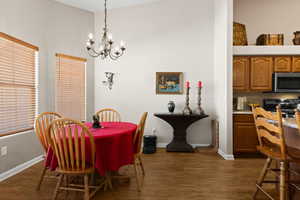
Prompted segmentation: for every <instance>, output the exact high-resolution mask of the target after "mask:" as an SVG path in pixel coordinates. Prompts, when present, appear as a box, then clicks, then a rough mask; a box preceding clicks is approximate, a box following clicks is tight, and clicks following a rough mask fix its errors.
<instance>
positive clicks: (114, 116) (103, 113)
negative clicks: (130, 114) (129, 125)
mask: <svg viewBox="0 0 300 200" xmlns="http://www.w3.org/2000/svg"><path fill="white" fill-rule="evenodd" d="M96 115H97V116H98V117H99V121H100V122H120V121H121V115H120V114H119V113H118V111H116V110H114V109H112V108H105V109H101V110H99V111H98V112H96Z"/></svg>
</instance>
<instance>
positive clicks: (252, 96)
mask: <svg viewBox="0 0 300 200" xmlns="http://www.w3.org/2000/svg"><path fill="white" fill-rule="evenodd" d="M238 97H246V98H247V101H246V104H259V105H261V106H262V104H263V99H298V97H300V94H292V93H291V94H290V93H277V94H276V93H243V92H235V93H233V109H234V110H237V98H238ZM249 109H250V107H248V106H247V105H246V106H245V109H244V110H249Z"/></svg>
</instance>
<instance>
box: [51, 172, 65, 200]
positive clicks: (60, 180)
mask: <svg viewBox="0 0 300 200" xmlns="http://www.w3.org/2000/svg"><path fill="white" fill-rule="evenodd" d="M63 176H64V175H63V174H61V175H60V176H59V179H58V182H57V184H56V187H55V190H54V194H53V197H52V200H56V198H57V194H58V190H59V188H60V185H61V183H62V180H63Z"/></svg>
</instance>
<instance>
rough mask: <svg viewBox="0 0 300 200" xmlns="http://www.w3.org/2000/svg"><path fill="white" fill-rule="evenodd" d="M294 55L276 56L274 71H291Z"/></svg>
mask: <svg viewBox="0 0 300 200" xmlns="http://www.w3.org/2000/svg"><path fill="white" fill-rule="evenodd" d="M291 71H292V57H291V56H275V57H274V72H291Z"/></svg>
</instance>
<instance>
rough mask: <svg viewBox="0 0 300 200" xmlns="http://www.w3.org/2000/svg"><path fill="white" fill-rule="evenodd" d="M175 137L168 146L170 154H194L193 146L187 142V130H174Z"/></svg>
mask: <svg viewBox="0 0 300 200" xmlns="http://www.w3.org/2000/svg"><path fill="white" fill-rule="evenodd" d="M173 134H174V137H173V140H172V142H171V143H170V144H168V145H167V151H168V152H194V148H193V147H192V145H190V144H189V143H187V141H186V129H179V128H175V129H174V133H173Z"/></svg>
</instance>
